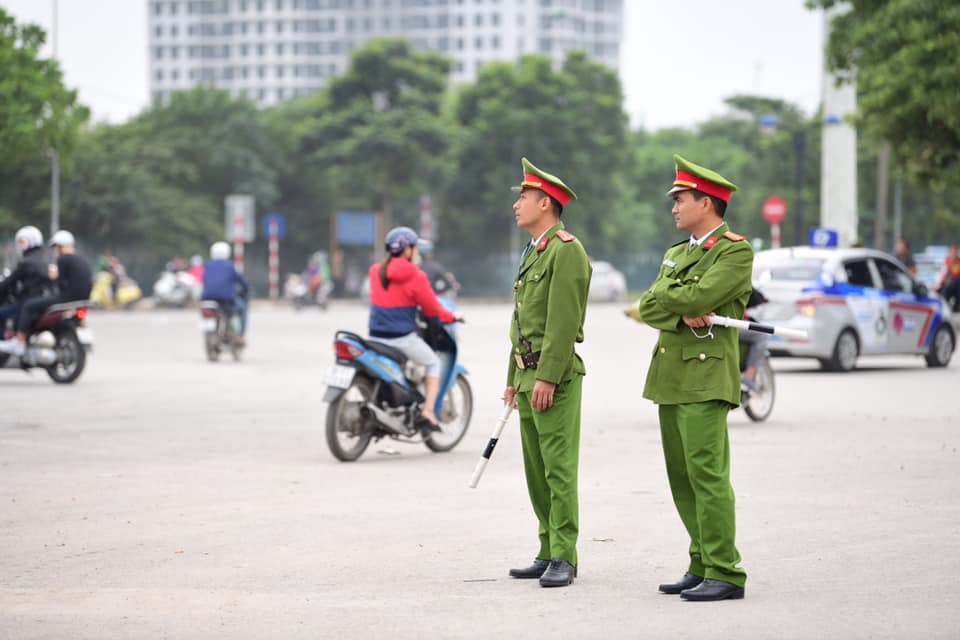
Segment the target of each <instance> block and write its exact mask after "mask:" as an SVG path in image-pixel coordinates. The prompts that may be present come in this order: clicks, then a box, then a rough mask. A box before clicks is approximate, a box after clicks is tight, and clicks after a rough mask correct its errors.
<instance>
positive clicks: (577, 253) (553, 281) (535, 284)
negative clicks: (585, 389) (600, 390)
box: [507, 222, 593, 392]
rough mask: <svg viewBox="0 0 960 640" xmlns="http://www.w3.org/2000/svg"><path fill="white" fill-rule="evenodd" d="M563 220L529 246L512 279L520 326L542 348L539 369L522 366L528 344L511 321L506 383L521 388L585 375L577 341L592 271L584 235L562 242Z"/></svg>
mask: <svg viewBox="0 0 960 640" xmlns="http://www.w3.org/2000/svg"><path fill="white" fill-rule="evenodd" d="M562 229H563V223H562V222H559V223H557V224H556V225H554V226H553V227H551V228H550V229H549V230H548V231H547V233H546V234H545V235H544V236H543V239H541V240H540V243H538V244H537V246H536V247H534V248H533V249H531V250H530V252H529V253H528V254H527V258H526V260H525V261H524V264H523V267H522V268H521V269H520V275H519V276H518V278H517V281H516V282H515V283H514V296H515V304H516V310H517V313H518V314H519V318H520V331H521V332H522V333H523V337H524V338H526V339H527V340H529V341H530V343H531V344H532V351H540V362H539V364H538V365H537V368H536V369H520V368H518V367H517V362H516V359H515V358H514V356H515V355H516V354H522V353H525V352H526V350H525V348H524V346H523V345H522V344H521V342H520V339H519V338H518V337H517V322H516V320H515V319H513V318H511V321H510V342H511V344H512V349H511V350H510V361H509V365H508V369H507V386H512V387H516V389H517V391H518V392H526V391H532V390H533V385H534V383H535V382H536V381H537V380H544V381H546V382H553V383H555V384H556V383H560V382H565V381H567V380H570V379H571V378H572V377H573V376H574V375H575V374H579V375H583V374H585V373H586V369H585V368H584V366H583V360H581V359H580V356H578V355H577V354H576V352H575V351H574V343H576V342H583V321H584V318H585V317H586V313H587V291H588V289H589V288H590V275H591V273H592V271H593V269H592V267H591V266H590V261H589V260H588V259H587V253H586V251H584V249H583V245H582V244H580V241H579V240H577V239H576V238H573V237H572V236H569V234H566V236H567V237H569V238H572V239H570V240H569V241H567V242H564V240H563V235H564V234H561V237H557V232H558V231H560V230H562Z"/></svg>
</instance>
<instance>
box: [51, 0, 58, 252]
mask: <svg viewBox="0 0 960 640" xmlns="http://www.w3.org/2000/svg"><path fill="white" fill-rule="evenodd" d="M51 41H52V45H53V59H54V60H56V59H57V0H53V28H52V29H51ZM59 229H60V154H59V153H58V152H57V149H56V146H53V147H51V149H50V235H51V236H53V234H55V233H56V232H57V231H58V230H59Z"/></svg>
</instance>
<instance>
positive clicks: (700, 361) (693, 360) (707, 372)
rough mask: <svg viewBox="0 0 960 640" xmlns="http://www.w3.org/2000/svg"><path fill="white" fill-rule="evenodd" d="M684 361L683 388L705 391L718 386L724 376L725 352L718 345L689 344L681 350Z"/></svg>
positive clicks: (705, 343)
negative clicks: (720, 378) (720, 377)
mask: <svg viewBox="0 0 960 640" xmlns="http://www.w3.org/2000/svg"><path fill="white" fill-rule="evenodd" d="M680 357H681V359H682V360H683V383H682V388H685V389H690V390H692V391H704V390H706V389H708V388H710V387H711V386H716V385H717V383H718V380H719V376H722V375H723V361H724V352H723V347H722V346H721V345H718V344H711V343H708V342H704V343H703V344H688V345H685V346H683V347H682V348H681V349H680Z"/></svg>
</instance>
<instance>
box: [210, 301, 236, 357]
mask: <svg viewBox="0 0 960 640" xmlns="http://www.w3.org/2000/svg"><path fill="white" fill-rule="evenodd" d="M200 330H201V331H203V343H204V347H205V348H206V352H207V360H209V361H210V362H216V361H217V360H218V359H219V358H220V352H221V351H224V350H229V351H230V354H231V355H232V356H233V359H234V360H240V356H241V354H242V352H243V347H244V342H243V338H242V337H241V335H240V311H239V309H236V308H233V309H224V308H223V307H222V306H221V305H220V303H219V302H217V301H216V300H201V301H200Z"/></svg>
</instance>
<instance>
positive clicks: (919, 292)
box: [913, 282, 930, 298]
mask: <svg viewBox="0 0 960 640" xmlns="http://www.w3.org/2000/svg"><path fill="white" fill-rule="evenodd" d="M913 295H915V296H917V297H918V298H926V297H927V296H928V295H930V291H929V290H928V289H927V285H925V284H923V283H922V282H914V283H913Z"/></svg>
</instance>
